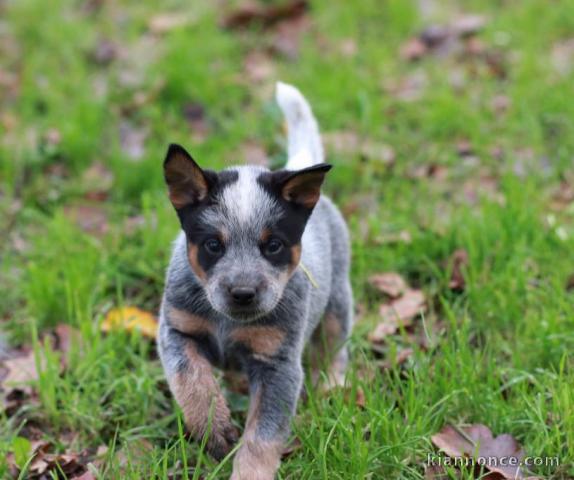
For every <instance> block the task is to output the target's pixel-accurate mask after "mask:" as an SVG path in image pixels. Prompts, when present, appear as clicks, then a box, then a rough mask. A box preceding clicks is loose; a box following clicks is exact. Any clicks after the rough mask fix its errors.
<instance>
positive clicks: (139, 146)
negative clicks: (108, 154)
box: [120, 120, 148, 160]
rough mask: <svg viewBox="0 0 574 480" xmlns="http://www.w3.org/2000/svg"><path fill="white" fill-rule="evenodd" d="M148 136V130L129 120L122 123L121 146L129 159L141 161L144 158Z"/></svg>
mask: <svg viewBox="0 0 574 480" xmlns="http://www.w3.org/2000/svg"><path fill="white" fill-rule="evenodd" d="M147 136H148V130H147V128H143V127H139V126H136V125H134V124H132V123H131V122H128V121H127V120H122V121H121V122H120V145H121V148H122V151H123V152H124V153H125V154H126V155H127V156H128V158H131V159H132V160H139V159H140V158H142V157H143V156H144V153H145V141H146V139H147Z"/></svg>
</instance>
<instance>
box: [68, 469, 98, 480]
mask: <svg viewBox="0 0 574 480" xmlns="http://www.w3.org/2000/svg"><path fill="white" fill-rule="evenodd" d="M71 480H96V476H95V475H94V474H93V473H92V472H90V471H89V470H86V472H85V473H83V474H82V475H80V476H79V477H72V479H71Z"/></svg>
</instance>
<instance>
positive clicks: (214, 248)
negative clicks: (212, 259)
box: [203, 238, 223, 255]
mask: <svg viewBox="0 0 574 480" xmlns="http://www.w3.org/2000/svg"><path fill="white" fill-rule="evenodd" d="M203 246H204V247H205V249H206V250H207V251H208V253H210V254H211V255H221V254H222V253H223V244H222V243H221V242H220V241H219V240H218V239H217V238H210V239H208V240H206V241H205V243H204V244H203Z"/></svg>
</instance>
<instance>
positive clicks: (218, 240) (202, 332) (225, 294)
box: [159, 83, 353, 480]
mask: <svg viewBox="0 0 574 480" xmlns="http://www.w3.org/2000/svg"><path fill="white" fill-rule="evenodd" d="M276 96H277V102H278V103H279V106H280V107H281V109H282V111H283V113H284V115H285V117H286V119H287V127H288V158H289V160H288V162H287V165H286V166H285V168H284V169H282V170H279V171H274V172H271V171H270V170H268V169H266V168H263V167H258V166H239V167H232V168H227V169H225V170H223V171H221V172H219V173H216V172H213V171H211V170H203V169H202V168H200V167H199V166H198V164H197V163H195V161H194V160H193V159H192V157H191V156H190V155H189V154H188V153H187V152H186V151H185V150H184V149H183V148H182V147H180V146H178V145H171V146H170V147H169V150H168V152H167V157H166V159H165V163H164V169H165V180H166V183H167V186H168V188H169V198H170V200H171V202H172V204H173V206H174V207H175V210H176V212H177V215H178V217H179V219H180V221H181V227H182V232H181V233H180V235H179V236H178V238H177V240H176V241H175V247H174V250H173V256H172V259H171V262H170V265H169V269H168V272H167V280H166V282H167V284H166V287H165V293H164V296H163V303H162V306H161V321H160V332H159V350H160V355H161V360H162V362H163V366H164V369H165V372H166V375H167V379H168V382H169V385H170V388H171V391H172V392H173V395H174V397H175V399H176V400H177V402H178V403H179V405H180V406H181V408H182V411H183V414H184V418H185V422H186V425H187V427H188V428H189V430H190V431H191V433H192V434H193V435H194V436H195V437H196V438H198V439H200V438H202V437H203V436H204V435H208V440H207V448H208V451H209V452H210V453H211V455H212V456H214V457H215V458H216V459H221V458H222V457H224V456H225V455H226V454H227V453H228V452H229V451H230V450H231V448H232V447H233V445H234V443H235V442H236V441H237V437H238V435H237V430H236V428H235V427H234V426H233V424H232V423H231V420H230V412H229V409H228V407H227V405H226V403H225V399H224V397H223V395H222V393H221V391H220V388H219V385H218V382H217V380H216V378H215V377H214V373H213V366H217V367H220V368H224V369H229V368H238V369H241V370H242V371H243V372H245V373H246V375H247V378H248V381H249V391H250V407H249V412H248V415H247V424H246V427H245V431H244V433H243V437H242V439H241V446H240V448H239V450H238V451H237V454H236V456H235V459H234V463H233V475H232V479H234V480H239V479H245V480H264V479H265V480H267V479H273V478H274V476H275V472H276V471H277V468H278V467H279V462H280V458H281V453H282V449H283V443H284V441H285V440H286V438H287V437H288V435H289V426H290V420H291V417H292V415H293V414H294V413H295V409H296V405H297V400H298V398H299V394H300V391H301V386H302V382H303V369H302V365H301V364H302V356H303V349H304V347H305V345H306V344H307V343H309V344H310V352H309V353H310V355H309V357H310V359H311V362H312V367H314V371H315V372H317V370H316V367H318V366H319V363H320V362H325V364H326V367H327V375H326V377H327V380H328V384H341V383H342V382H343V381H344V375H345V369H346V365H347V349H346V346H345V340H346V339H347V337H348V335H349V332H350V330H351V325H352V312H353V299H352V292H351V286H350V283H349V238H348V232H347V228H346V226H345V222H344V220H343V218H342V216H341V214H340V213H339V211H338V210H337V209H336V207H335V206H334V205H333V204H332V203H331V201H330V200H329V199H327V198H326V197H324V196H321V192H320V188H321V184H322V183H323V180H324V178H325V175H326V173H327V172H328V171H329V170H330V168H331V166H330V165H327V164H325V163H323V148H322V146H321V139H320V137H319V131H318V127H317V123H316V121H315V118H314V117H313V114H312V112H311V109H310V107H309V105H308V103H307V101H306V100H305V98H304V97H303V96H302V95H301V93H300V92H299V91H298V90H297V89H296V88H294V87H292V86H289V85H285V84H282V83H279V84H278V85H277V95H276ZM326 359H327V360H326ZM315 375H318V374H317V373H315ZM208 425H209V426H210V428H208Z"/></svg>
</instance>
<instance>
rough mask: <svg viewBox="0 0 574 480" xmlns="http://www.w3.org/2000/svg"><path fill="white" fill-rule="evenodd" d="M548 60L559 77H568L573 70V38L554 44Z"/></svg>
mask: <svg viewBox="0 0 574 480" xmlns="http://www.w3.org/2000/svg"><path fill="white" fill-rule="evenodd" d="M550 59H551V61H552V65H553V66H554V68H555V69H556V71H557V72H558V73H559V74H560V75H564V76H566V75H568V74H569V73H570V72H571V71H572V70H573V68H574V38H569V39H567V40H564V41H561V42H558V43H556V44H555V45H554V46H553V47H552V52H551V54H550Z"/></svg>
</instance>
